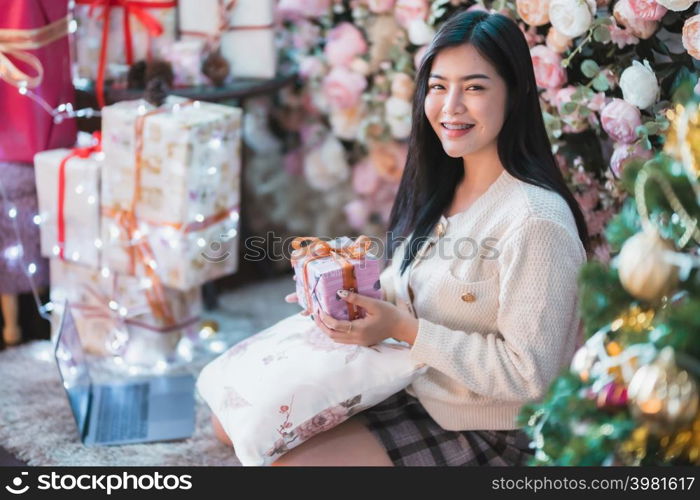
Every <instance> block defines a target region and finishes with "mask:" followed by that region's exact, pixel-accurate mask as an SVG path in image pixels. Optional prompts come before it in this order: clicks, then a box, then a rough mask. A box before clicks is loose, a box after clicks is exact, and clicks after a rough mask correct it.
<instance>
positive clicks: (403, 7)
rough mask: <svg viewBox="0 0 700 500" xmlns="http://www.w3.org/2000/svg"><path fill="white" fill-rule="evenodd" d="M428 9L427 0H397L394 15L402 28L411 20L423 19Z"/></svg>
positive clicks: (426, 16) (406, 26) (426, 15)
mask: <svg viewBox="0 0 700 500" xmlns="http://www.w3.org/2000/svg"><path fill="white" fill-rule="evenodd" d="M429 10H430V7H429V6H428V0H397V1H396V7H395V8H394V17H396V20H397V21H398V23H399V24H400V25H401V26H402V27H403V28H404V29H408V25H409V24H411V21H415V20H419V21H425V20H426V19H427V18H428V11H429Z"/></svg>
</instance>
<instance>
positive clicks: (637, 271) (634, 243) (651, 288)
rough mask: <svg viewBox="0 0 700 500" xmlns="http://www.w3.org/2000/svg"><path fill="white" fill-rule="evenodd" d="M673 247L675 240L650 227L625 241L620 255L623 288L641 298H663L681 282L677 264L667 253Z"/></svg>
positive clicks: (619, 269) (653, 301)
mask: <svg viewBox="0 0 700 500" xmlns="http://www.w3.org/2000/svg"><path fill="white" fill-rule="evenodd" d="M673 250H674V248H673V244H672V243H671V242H669V241H667V240H664V239H662V238H661V236H660V235H659V233H658V231H656V229H654V228H651V227H650V228H648V229H646V230H644V231H642V232H640V233H637V234H635V235H634V236H632V237H631V238H629V239H628V240H627V241H625V244H624V245H623V246H622V250H621V251H620V255H619V257H618V275H619V277H620V283H622V286H623V288H624V289H625V290H627V291H628V292H629V293H630V294H631V295H632V296H634V297H635V298H637V299H639V300H646V301H648V302H652V303H656V302H658V301H660V300H661V298H662V297H663V296H665V295H667V294H668V293H670V292H671V291H672V290H673V289H674V287H675V286H676V283H677V282H678V268H677V267H676V266H675V265H674V264H671V263H670V262H668V261H667V260H666V258H665V257H664V252H666V251H673Z"/></svg>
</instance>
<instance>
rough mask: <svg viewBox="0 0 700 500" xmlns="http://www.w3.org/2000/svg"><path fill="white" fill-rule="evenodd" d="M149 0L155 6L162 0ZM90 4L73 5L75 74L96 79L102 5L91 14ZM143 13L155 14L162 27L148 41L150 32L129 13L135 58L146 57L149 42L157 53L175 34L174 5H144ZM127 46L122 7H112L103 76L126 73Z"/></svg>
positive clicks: (173, 39)
mask: <svg viewBox="0 0 700 500" xmlns="http://www.w3.org/2000/svg"><path fill="white" fill-rule="evenodd" d="M140 1H141V2H144V1H150V2H152V3H153V4H154V5H157V4H158V3H163V2H162V0H160V1H159V0H140ZM90 8H91V6H90V5H82V4H78V5H76V6H75V8H74V11H73V12H74V18H75V20H76V21H77V30H76V32H75V44H74V45H75V57H76V66H75V71H76V73H77V74H76V76H77V77H79V78H87V79H90V80H95V79H96V78H97V70H98V67H99V62H100V51H101V47H102V28H103V23H102V20H101V18H100V15H101V10H102V8H101V7H100V8H97V9H95V12H94V15H92V16H91V15H90ZM143 10H144V11H145V12H147V13H148V14H149V15H151V16H152V17H154V18H155V19H156V20H157V21H158V22H159V23H160V25H161V26H162V27H163V33H162V34H161V35H160V36H158V37H153V38H151V39H150V42H149V34H148V31H147V30H146V28H145V27H144V25H143V24H142V23H141V21H139V19H138V16H136V15H134V14H132V16H131V18H130V22H129V26H130V30H131V40H132V48H133V55H134V61H133V62H137V61H140V60H143V59H146V58H147V56H148V49H149V43H150V47H151V51H152V55H154V56H155V55H157V54H159V53H160V52H161V51H162V50H163V49H164V48H165V47H167V46H168V45H169V44H172V43H173V42H174V41H175V37H176V34H177V29H176V24H177V14H176V8H175V7H169V8H144V9H143ZM125 47H126V45H125V39H124V9H123V8H122V7H117V6H115V7H112V9H111V10H110V16H109V35H108V42H107V57H106V61H105V78H108V79H109V78H113V77H118V76H120V72H121V73H124V74H125V73H126V71H127V70H128V65H127V60H126V48H125Z"/></svg>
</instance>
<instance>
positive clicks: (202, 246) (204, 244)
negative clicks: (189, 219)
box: [197, 238, 207, 248]
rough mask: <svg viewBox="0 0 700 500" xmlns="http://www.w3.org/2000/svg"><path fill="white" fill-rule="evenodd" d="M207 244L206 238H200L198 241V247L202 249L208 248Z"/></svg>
mask: <svg viewBox="0 0 700 500" xmlns="http://www.w3.org/2000/svg"><path fill="white" fill-rule="evenodd" d="M206 244H207V241H206V240H205V239H204V238H199V239H198V240H197V245H198V246H199V247H200V248H204V247H205V246H206Z"/></svg>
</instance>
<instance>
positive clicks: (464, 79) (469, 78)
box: [429, 73, 490, 82]
mask: <svg viewBox="0 0 700 500" xmlns="http://www.w3.org/2000/svg"><path fill="white" fill-rule="evenodd" d="M429 78H436V79H438V80H447V78H445V77H444V76H441V75H438V74H436V73H431V74H430V76H429ZM476 78H482V79H484V80H490V78H489V77H488V76H486V75H483V74H481V73H476V74H474V75H467V76H463V77H461V78H460V79H459V80H460V81H461V82H465V81H467V80H473V79H476Z"/></svg>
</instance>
